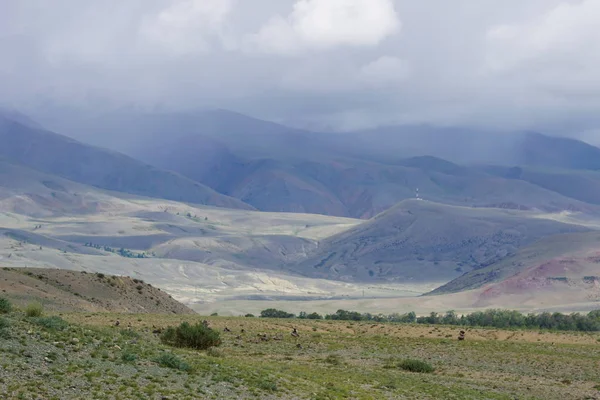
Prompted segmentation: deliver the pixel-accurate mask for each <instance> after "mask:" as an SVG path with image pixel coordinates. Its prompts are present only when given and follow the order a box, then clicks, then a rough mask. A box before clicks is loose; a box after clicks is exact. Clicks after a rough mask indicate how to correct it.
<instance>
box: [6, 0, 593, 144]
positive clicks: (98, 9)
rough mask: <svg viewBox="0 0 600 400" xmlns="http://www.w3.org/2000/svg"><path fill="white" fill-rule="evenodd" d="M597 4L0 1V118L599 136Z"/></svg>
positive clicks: (546, 0)
mask: <svg viewBox="0 0 600 400" xmlns="http://www.w3.org/2000/svg"><path fill="white" fill-rule="evenodd" d="M598 27H600V0H452V1H448V0H418V1H417V0H87V1H82V0H52V1H49V0H2V1H0V104H3V105H4V106H8V107H12V108H18V109H21V110H23V111H25V112H28V113H32V114H34V115H35V113H37V112H40V110H44V109H46V110H47V109H49V108H48V107H50V106H53V107H55V106H59V107H63V106H65V107H79V108H91V109H95V110H106V109H111V108H121V107H137V108H141V109H153V108H160V109H167V110H171V109H196V108H201V107H220V108H229V109H234V110H237V111H241V112H245V113H248V114H251V115H254V116H257V117H263V118H267V119H271V120H276V121H280V122H287V123H290V124H294V125H296V126H308V127H313V128H319V129H322V128H333V129H353V128H360V127H366V126H374V125H381V124H396V123H423V122H424V123H432V124H444V125H476V126H482V127H486V128H492V129H505V130H512V129H524V128H527V129H538V130H547V131H559V132H560V131H564V132H565V133H569V134H574V135H582V136H585V137H587V138H592V141H593V138H594V136H595V135H598V136H600V29H599V28H598Z"/></svg>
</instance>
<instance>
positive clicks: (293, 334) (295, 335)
mask: <svg viewBox="0 0 600 400" xmlns="http://www.w3.org/2000/svg"><path fill="white" fill-rule="evenodd" d="M291 335H292V336H293V337H300V334H299V333H298V331H297V330H296V328H294V330H293V331H292V333H291Z"/></svg>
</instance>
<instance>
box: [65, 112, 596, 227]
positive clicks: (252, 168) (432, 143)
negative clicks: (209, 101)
mask: <svg viewBox="0 0 600 400" xmlns="http://www.w3.org/2000/svg"><path fill="white" fill-rule="evenodd" d="M67 122H68V121H67ZM82 127H85V129H81V128H82ZM65 129H67V130H68V131H70V132H71V133H72V134H77V133H78V132H79V135H81V136H85V137H86V138H87V140H95V141H96V143H101V144H103V145H106V146H112V147H113V148H116V149H118V150H122V151H125V152H127V154H130V155H132V156H134V157H135V158H138V159H141V160H143V161H145V162H148V163H150V164H152V165H155V166H157V167H160V168H163V169H168V170H173V171H177V172H179V173H181V174H182V175H185V176H186V177H188V178H190V179H192V180H195V181H198V182H202V183H204V184H206V185H208V186H210V187H211V188H213V189H214V190H216V191H218V192H220V193H223V194H226V195H229V196H233V197H236V198H238V199H241V200H243V201H244V202H246V203H248V204H251V205H252V206H254V207H255V208H257V209H260V210H264V211H286V212H310V213H319V214H326V215H338V216H349V217H361V218H369V217H372V216H374V215H376V214H377V213H379V212H381V211H384V210H386V209H387V208H389V207H391V206H393V205H394V204H396V203H397V202H398V201H401V200H404V199H407V198H411V197H414V193H415V190H416V188H417V187H418V188H419V189H420V190H421V192H422V195H423V197H424V198H427V199H430V200H433V201H437V202H444V203H449V204H460V205H469V206H471V205H476V206H483V207H487V206H492V207H494V206H499V207H514V208H525V209H530V208H539V209H542V210H548V211H556V210H561V209H574V210H584V209H585V208H586V205H584V204H582V203H580V202H577V201H573V200H571V199H568V198H566V197H571V196H570V195H571V192H572V191H571V190H569V188H568V186H565V184H563V183H562V182H558V183H555V184H553V185H548V184H544V182H541V181H542V179H538V180H531V181H525V182H522V181H521V182H516V181H512V182H509V181H506V177H504V176H497V174H496V176H490V174H489V173H488V171H485V170H476V169H473V168H467V167H464V166H462V165H457V164H452V163H451V162H452V161H453V162H458V163H460V164H472V163H485V164H490V163H492V164H497V165H508V166H514V165H533V166H544V167H545V166H548V165H557V166H560V167H563V168H595V164H594V163H595V162H596V161H594V160H595V159H596V155H598V154H600V149H597V148H595V147H593V146H590V145H587V144H585V143H583V142H580V141H577V140H571V139H562V138H555V137H550V136H544V135H540V134H535V133H522V132H518V133H512V134H511V133H497V132H482V131H478V130H474V129H464V128H443V127H432V126H398V127H383V128H377V129H372V130H368V131H361V132H348V133H315V132H308V131H303V130H298V129H292V128H289V127H286V126H283V125H280V124H275V123H272V122H267V121H261V120H258V119H255V118H251V117H248V116H244V115H241V114H237V113H233V112H230V111H225V110H212V111H200V112H195V113H194V112H189V113H147V114H143V113H135V112H127V111H123V112H120V113H113V114H109V115H103V116H101V117H99V118H96V119H93V118H92V119H89V118H88V119H87V120H86V118H85V117H84V118H82V119H81V120H80V121H76V122H74V123H73V125H72V126H71V127H67V128H65ZM444 159H445V160H449V161H450V162H449V161H445V160H444ZM573 173H574V174H578V173H579V172H573ZM491 175H494V174H491ZM538 182H541V183H542V186H543V188H545V189H547V190H542V189H541V188H540V187H537V183H538ZM551 191H556V192H557V193H558V194H557V193H551ZM560 194H562V195H563V196H561V195H560ZM565 196H566V197H565ZM574 198H575V199H577V200H582V201H587V200H585V199H586V197H584V196H575V197H574Z"/></svg>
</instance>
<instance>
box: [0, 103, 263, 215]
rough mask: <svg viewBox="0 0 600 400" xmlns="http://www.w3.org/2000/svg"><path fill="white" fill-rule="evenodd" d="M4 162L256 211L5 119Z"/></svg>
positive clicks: (0, 136)
mask: <svg viewBox="0 0 600 400" xmlns="http://www.w3.org/2000/svg"><path fill="white" fill-rule="evenodd" d="M0 144H1V145H0V157H2V158H4V159H5V160H6V161H9V162H12V163H15V164H20V165H24V166H27V167H29V168H33V169H36V170H38V171H42V172H45V173H49V174H53V175H57V176H60V177H63V178H66V179H69V180H72V181H75V182H79V183H83V184H86V185H91V186H96V187H99V188H102V189H108V190H114V191H120V192H125V193H131V194H136V195H143V196H149V197H158V198H165V199H170V200H177V201H184V202H190V203H198V204H206V205H214V206H220V207H228V208H240V209H252V207H251V206H248V205H246V204H244V203H243V202H241V201H240V200H237V199H234V198H231V197H227V196H225V195H222V194H220V193H217V192H216V191H215V190H213V189H211V188H208V187H207V186H205V185H203V184H201V183H198V182H195V181H193V180H191V179H189V178H185V177H183V176H181V175H179V174H177V173H175V172H170V171H166V170H161V169H159V168H156V167H153V166H150V165H147V164H144V163H142V162H139V161H137V160H134V159H132V158H131V157H129V156H126V155H123V154H119V153H117V152H115V151H111V150H105V149H102V148H98V147H94V146H90V145H86V144H84V143H81V142H78V141H76V140H74V139H71V138H68V137H66V136H62V135H59V134H56V133H53V132H50V131H47V130H44V129H40V128H35V127H31V126H27V125H23V124H22V123H20V122H18V121H14V120H11V119H8V118H7V117H6V116H2V115H0Z"/></svg>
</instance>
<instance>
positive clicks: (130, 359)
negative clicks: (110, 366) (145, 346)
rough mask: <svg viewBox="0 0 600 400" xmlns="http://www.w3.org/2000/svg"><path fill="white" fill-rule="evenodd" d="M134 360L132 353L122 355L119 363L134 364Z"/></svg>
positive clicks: (135, 358) (134, 356)
mask: <svg viewBox="0 0 600 400" xmlns="http://www.w3.org/2000/svg"><path fill="white" fill-rule="evenodd" d="M135 360H137V356H136V355H135V354H133V353H123V354H122V355H121V361H123V362H124V363H132V362H135Z"/></svg>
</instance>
